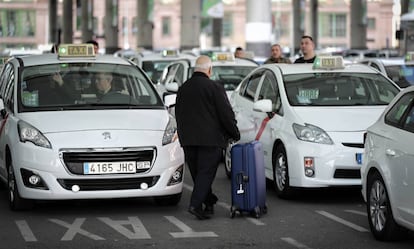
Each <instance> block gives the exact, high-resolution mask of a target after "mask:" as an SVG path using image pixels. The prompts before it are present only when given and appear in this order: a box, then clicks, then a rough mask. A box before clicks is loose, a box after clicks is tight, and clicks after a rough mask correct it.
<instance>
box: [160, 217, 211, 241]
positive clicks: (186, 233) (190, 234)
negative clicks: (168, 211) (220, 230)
mask: <svg viewBox="0 0 414 249" xmlns="http://www.w3.org/2000/svg"><path fill="white" fill-rule="evenodd" d="M164 217H165V218H166V219H167V220H168V221H169V222H171V223H172V224H174V225H175V226H176V227H178V228H179V229H180V230H181V231H182V232H174V233H170V234H171V236H173V237H174V238H196V237H218V235H217V234H215V233H214V232H195V231H194V230H193V229H191V228H190V227H189V226H187V225H186V224H184V223H183V222H181V221H180V220H179V219H177V218H175V217H174V216H164Z"/></svg>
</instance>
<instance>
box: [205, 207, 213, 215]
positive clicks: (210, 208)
mask: <svg viewBox="0 0 414 249" xmlns="http://www.w3.org/2000/svg"><path fill="white" fill-rule="evenodd" d="M204 213H205V214H207V215H212V214H214V205H206V206H205V207H204Z"/></svg>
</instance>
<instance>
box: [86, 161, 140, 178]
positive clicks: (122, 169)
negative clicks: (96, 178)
mask: <svg viewBox="0 0 414 249" xmlns="http://www.w3.org/2000/svg"><path fill="white" fill-rule="evenodd" d="M136 171H137V163H136V162H135V161H133V162H131V161H128V162H88V163H83V173H84V174H85V175H98V174H126V173H127V174H128V173H129V174H133V173H136Z"/></svg>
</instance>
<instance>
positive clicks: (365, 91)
mask: <svg viewBox="0 0 414 249" xmlns="http://www.w3.org/2000/svg"><path fill="white" fill-rule="evenodd" d="M284 84H285V89H286V94H287V96H288V99H289V103H290V104H291V105H293V106H301V105H315V106H354V105H359V106H361V105H388V103H390V102H391V100H392V99H393V98H394V97H395V95H397V94H398V92H399V91H400V89H399V88H398V87H396V86H395V85H394V84H392V82H390V81H389V80H388V79H386V78H385V77H384V76H382V75H381V74H364V73H310V74H295V75H285V76H284Z"/></svg>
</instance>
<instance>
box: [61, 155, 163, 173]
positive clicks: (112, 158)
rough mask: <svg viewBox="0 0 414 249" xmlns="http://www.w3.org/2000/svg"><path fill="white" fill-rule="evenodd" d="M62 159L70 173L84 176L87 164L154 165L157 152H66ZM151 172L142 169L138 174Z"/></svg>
mask: <svg viewBox="0 0 414 249" xmlns="http://www.w3.org/2000/svg"><path fill="white" fill-rule="evenodd" d="M61 158H62V159H63V162H64V164H65V165H66V168H67V169H68V170H69V172H70V173H72V174H76V175H83V163H86V162H122V161H137V162H139V161H150V162H151V165H153V162H154V158H155V150H154V149H145V150H122V151H116V150H114V151H113V150H111V151H64V152H62V155H61ZM149 170H150V169H140V170H137V172H136V173H145V172H148V171H149Z"/></svg>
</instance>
